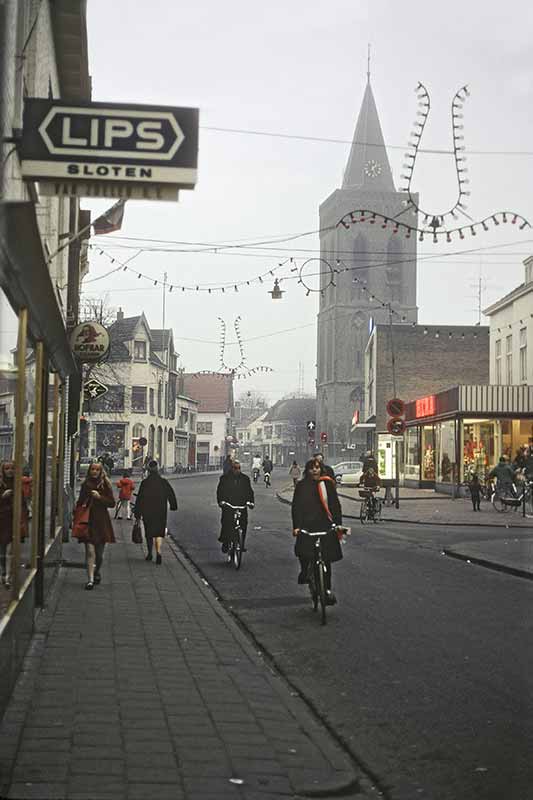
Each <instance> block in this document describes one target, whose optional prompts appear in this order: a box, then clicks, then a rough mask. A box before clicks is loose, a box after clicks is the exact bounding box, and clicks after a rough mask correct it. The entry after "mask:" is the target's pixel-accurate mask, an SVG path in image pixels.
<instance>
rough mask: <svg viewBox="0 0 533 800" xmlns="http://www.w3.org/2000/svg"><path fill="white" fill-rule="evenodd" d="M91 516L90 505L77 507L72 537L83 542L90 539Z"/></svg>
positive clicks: (73, 520)
mask: <svg viewBox="0 0 533 800" xmlns="http://www.w3.org/2000/svg"><path fill="white" fill-rule="evenodd" d="M90 514H91V506H90V504H88V505H86V506H76V508H75V509H74V516H73V519H72V535H73V536H75V537H76V539H79V540H80V541H83V540H85V539H88V538H89V517H90Z"/></svg>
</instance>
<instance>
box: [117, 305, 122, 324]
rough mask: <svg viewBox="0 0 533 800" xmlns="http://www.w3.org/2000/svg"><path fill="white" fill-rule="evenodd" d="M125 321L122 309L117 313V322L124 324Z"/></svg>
mask: <svg viewBox="0 0 533 800" xmlns="http://www.w3.org/2000/svg"><path fill="white" fill-rule="evenodd" d="M123 319H124V312H123V310H122V309H121V308H119V310H118V311H117V322H122V320H123Z"/></svg>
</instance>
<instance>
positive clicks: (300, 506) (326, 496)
mask: <svg viewBox="0 0 533 800" xmlns="http://www.w3.org/2000/svg"><path fill="white" fill-rule="evenodd" d="M334 525H336V526H341V525H342V510H341V504H340V502H339V498H338V496H337V487H336V483H335V478H330V476H329V475H326V474H325V473H324V470H323V465H322V463H321V462H320V461H319V459H317V458H311V459H310V460H309V461H308V462H307V464H306V465H305V470H304V477H303V479H302V480H301V481H299V482H298V484H297V485H296V488H295V490H294V497H293V500H292V534H293V536H295V537H296V544H295V546H294V553H295V555H296V556H297V557H298V559H299V560H300V574H299V575H298V583H308V582H309V577H308V576H309V565H310V563H311V562H312V560H313V558H314V553H315V544H314V540H313V538H312V537H311V536H307V533H303V531H307V532H309V533H317V532H318V531H329V533H328V535H327V536H324V537H323V540H322V553H323V555H324V561H325V563H326V569H327V571H326V576H325V577H326V602H327V604H328V605H334V604H335V603H336V602H337V600H336V597H335V595H334V594H333V592H332V591H331V564H332V562H334V561H340V560H341V558H342V549H341V546H340V542H339V539H338V536H337V532H336V531H335V530H334V529H333V526H334Z"/></svg>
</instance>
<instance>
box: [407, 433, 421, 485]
mask: <svg viewBox="0 0 533 800" xmlns="http://www.w3.org/2000/svg"><path fill="white" fill-rule="evenodd" d="M418 432H419V429H418V428H408V429H407V431H406V434H405V463H404V477H405V478H406V479H407V480H411V481H418V480H420V446H419V438H418Z"/></svg>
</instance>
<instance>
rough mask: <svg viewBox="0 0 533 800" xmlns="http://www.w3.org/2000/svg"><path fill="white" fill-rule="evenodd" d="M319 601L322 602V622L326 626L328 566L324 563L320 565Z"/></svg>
mask: <svg viewBox="0 0 533 800" xmlns="http://www.w3.org/2000/svg"><path fill="white" fill-rule="evenodd" d="M318 599H319V600H320V620H321V622H322V625H325V624H326V565H325V564H324V562H323V561H321V562H320V563H319V564H318Z"/></svg>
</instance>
